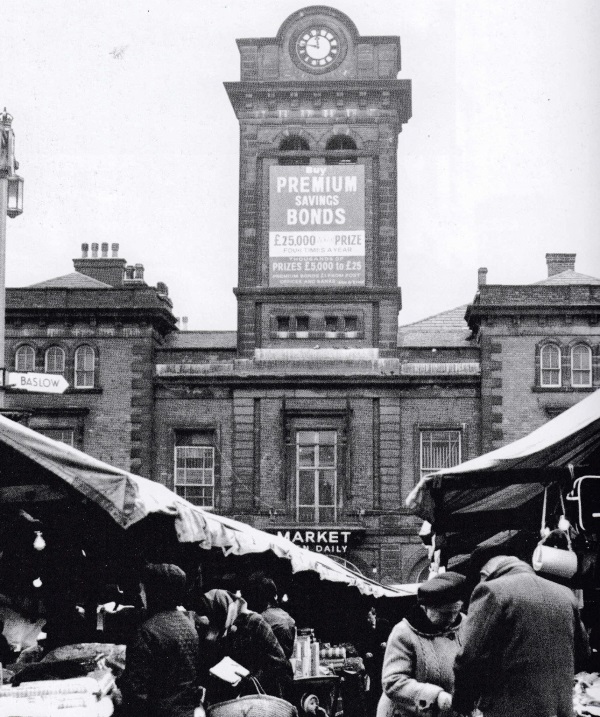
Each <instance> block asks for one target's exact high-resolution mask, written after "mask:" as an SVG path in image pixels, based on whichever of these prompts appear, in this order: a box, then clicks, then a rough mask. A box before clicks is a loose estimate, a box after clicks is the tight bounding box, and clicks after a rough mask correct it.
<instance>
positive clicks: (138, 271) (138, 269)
mask: <svg viewBox="0 0 600 717" xmlns="http://www.w3.org/2000/svg"><path fill="white" fill-rule="evenodd" d="M134 268H135V274H134V276H135V278H136V279H141V280H142V281H143V279H144V265H143V264H136V265H135V267H134Z"/></svg>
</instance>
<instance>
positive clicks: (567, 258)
mask: <svg viewBox="0 0 600 717" xmlns="http://www.w3.org/2000/svg"><path fill="white" fill-rule="evenodd" d="M576 256H577V254H546V264H547V265H548V277H551V276H554V275H555V274H560V273H561V272H563V271H575V257H576Z"/></svg>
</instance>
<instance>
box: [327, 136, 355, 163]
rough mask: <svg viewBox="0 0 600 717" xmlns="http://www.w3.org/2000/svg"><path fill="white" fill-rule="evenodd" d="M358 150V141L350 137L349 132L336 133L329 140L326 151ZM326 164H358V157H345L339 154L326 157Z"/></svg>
mask: <svg viewBox="0 0 600 717" xmlns="http://www.w3.org/2000/svg"><path fill="white" fill-rule="evenodd" d="M344 149H349V150H356V142H355V141H354V140H353V139H352V137H348V135H347V134H336V135H334V136H333V137H331V139H329V141H328V142H327V145H326V146H325V151H326V152H329V151H333V150H338V151H339V150H344ZM325 164H356V157H344V156H343V155H342V156H337V157H326V158H325Z"/></svg>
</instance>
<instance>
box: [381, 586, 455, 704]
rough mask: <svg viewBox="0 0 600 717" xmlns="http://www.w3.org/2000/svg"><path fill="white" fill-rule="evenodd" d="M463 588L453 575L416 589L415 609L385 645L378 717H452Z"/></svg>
mask: <svg viewBox="0 0 600 717" xmlns="http://www.w3.org/2000/svg"><path fill="white" fill-rule="evenodd" d="M464 586H465V578H464V577H463V576H462V575H459V574H458V573H454V572H444V573H438V574H437V575H435V576H434V577H432V578H430V579H429V580H427V581H426V582H424V583H422V584H421V585H420V586H419V589H418V591H417V603H418V604H417V605H416V606H415V607H414V609H413V610H412V611H411V612H409V614H408V615H407V616H406V617H405V618H404V619H403V620H402V621H401V622H399V623H398V624H397V625H396V626H395V627H394V628H393V630H392V632H391V635H390V637H389V639H388V642H387V647H386V649H385V656H384V658H383V670H382V680H381V681H382V684H383V695H382V696H381V699H380V700H379V705H378V706H377V717H391V716H392V715H398V716H401V717H412V716H413V715H424V714H425V715H431V714H434V715H435V714H440V715H451V714H452V691H453V688H454V673H453V665H454V658H455V657H456V653H457V652H458V649H459V647H460V645H461V644H462V639H463V638H462V634H463V622H464V615H462V613H461V610H462V606H463V595H464Z"/></svg>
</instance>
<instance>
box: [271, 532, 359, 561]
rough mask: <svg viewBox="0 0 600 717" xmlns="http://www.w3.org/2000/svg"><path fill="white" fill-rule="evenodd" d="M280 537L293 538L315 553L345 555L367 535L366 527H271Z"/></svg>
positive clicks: (297, 543) (293, 540)
mask: <svg viewBox="0 0 600 717" xmlns="http://www.w3.org/2000/svg"><path fill="white" fill-rule="evenodd" d="M266 530H267V532H269V533H274V534H275V535H278V536H279V537H280V538H286V539H287V540H291V541H292V543H295V544H296V545H299V546H300V547H302V548H306V549H307V550H312V551H314V552H315V553H328V554H334V555H345V553H346V552H347V551H348V549H349V548H353V547H355V546H356V545H358V544H359V543H360V542H361V541H362V539H363V538H364V535H365V529H364V528H320V527H315V528H269V529H266Z"/></svg>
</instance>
